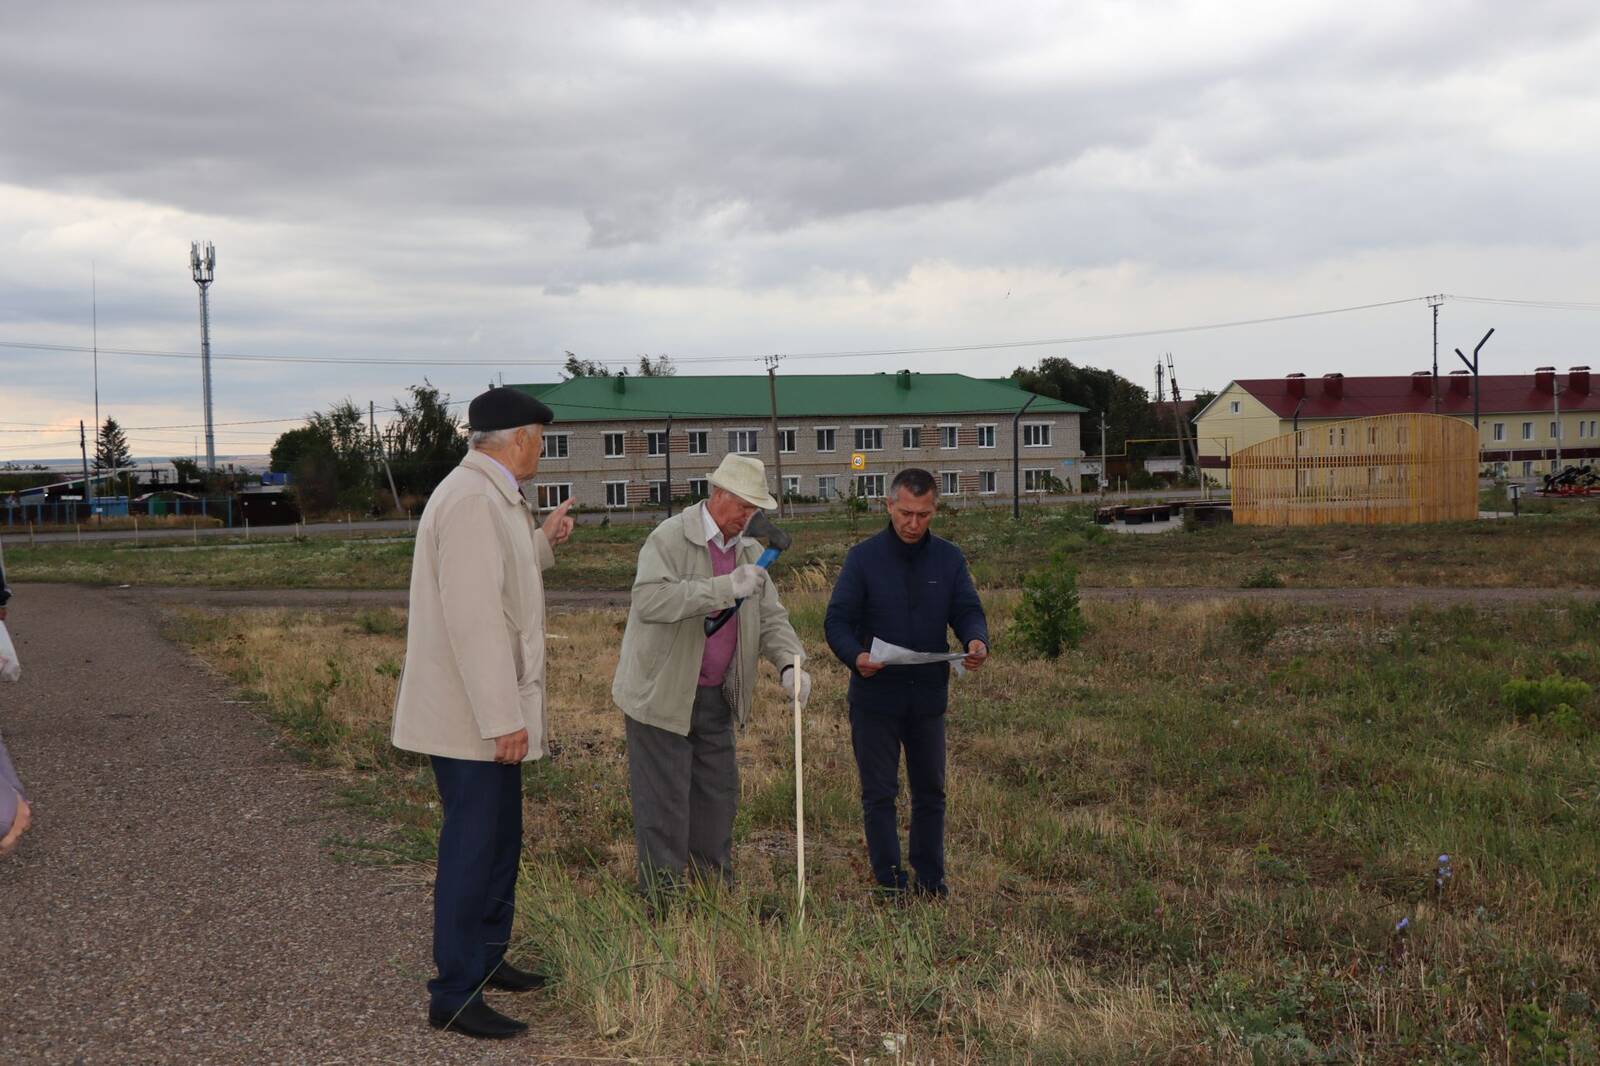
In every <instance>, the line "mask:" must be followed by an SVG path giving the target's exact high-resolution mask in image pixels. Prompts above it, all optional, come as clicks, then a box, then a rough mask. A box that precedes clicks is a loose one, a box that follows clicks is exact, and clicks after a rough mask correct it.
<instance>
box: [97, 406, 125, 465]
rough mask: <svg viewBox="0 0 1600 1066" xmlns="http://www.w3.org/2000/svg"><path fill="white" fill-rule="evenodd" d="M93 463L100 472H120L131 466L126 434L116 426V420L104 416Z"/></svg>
mask: <svg viewBox="0 0 1600 1066" xmlns="http://www.w3.org/2000/svg"><path fill="white" fill-rule="evenodd" d="M94 462H95V465H96V466H97V467H99V468H100V469H101V470H121V469H123V468H124V467H129V466H132V465H133V453H132V452H130V451H129V450H128V437H127V434H125V433H123V432H122V427H121V426H119V425H117V420H116V419H115V418H112V417H111V416H109V415H107V416H106V421H105V425H103V426H101V427H100V439H99V440H98V441H96V442H95V446H94Z"/></svg>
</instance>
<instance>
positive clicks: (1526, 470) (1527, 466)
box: [1522, 459, 1533, 477]
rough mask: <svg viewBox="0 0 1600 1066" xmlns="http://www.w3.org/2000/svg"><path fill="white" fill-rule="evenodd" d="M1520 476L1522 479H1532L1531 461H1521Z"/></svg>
mask: <svg viewBox="0 0 1600 1066" xmlns="http://www.w3.org/2000/svg"><path fill="white" fill-rule="evenodd" d="M1522 476H1523V477H1532V476H1533V460H1532V459H1524V460H1522Z"/></svg>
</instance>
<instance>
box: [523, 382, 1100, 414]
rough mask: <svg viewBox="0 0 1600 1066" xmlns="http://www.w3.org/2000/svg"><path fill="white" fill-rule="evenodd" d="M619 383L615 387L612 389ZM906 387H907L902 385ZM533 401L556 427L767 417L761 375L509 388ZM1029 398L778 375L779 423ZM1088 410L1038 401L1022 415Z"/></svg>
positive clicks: (991, 385) (1001, 407)
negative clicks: (535, 399)
mask: <svg viewBox="0 0 1600 1066" xmlns="http://www.w3.org/2000/svg"><path fill="white" fill-rule="evenodd" d="M619 386H620V388H619ZM907 386H909V387H907ZM511 387H512V388H517V389H522V390H524V391H526V392H529V393H531V394H533V395H535V396H537V397H538V398H539V399H540V400H543V401H544V402H545V403H546V404H548V405H549V406H550V409H551V410H552V411H554V412H555V416H556V420H557V421H558V422H599V421H606V422H610V421H618V420H625V419H638V418H665V417H666V416H668V415H671V416H673V417H674V418H694V417H700V418H768V417H770V416H771V414H772V400H771V396H770V394H769V392H768V388H767V376H766V375H765V374H752V375H748V376H734V375H726V376H711V375H706V376H698V377H695V376H675V377H664V378H649V377H627V378H573V379H572V380H571V381H563V382H560V383H559V384H556V385H553V386H552V385H513V386H511ZM1033 395H1034V394H1033V393H1030V392H1027V391H1025V390H1023V389H1021V388H1018V387H1017V386H1016V385H1013V384H1011V383H1009V382H1002V381H995V380H993V379H986V378H974V377H968V376H967V375H965V374H917V373H911V374H905V373H901V374H779V375H778V417H779V418H808V417H809V418H817V417H821V418H831V417H837V418H858V417H866V416H873V415H882V416H885V417H889V418H898V417H902V416H907V417H908V416H912V415H945V414H967V413H983V414H1010V413H1012V412H1015V411H1016V410H1017V409H1018V408H1020V407H1021V406H1022V405H1023V404H1025V403H1027V402H1028V397H1030V396H1033ZM1086 410H1088V409H1087V408H1084V407H1079V406H1078V405H1077V404H1073V403H1067V402H1066V401H1064V400H1054V399H1051V398H1049V397H1047V396H1040V397H1038V398H1037V399H1036V400H1034V402H1033V406H1032V407H1029V408H1028V413H1029V414H1067V413H1072V412H1078V413H1081V412H1083V411H1086Z"/></svg>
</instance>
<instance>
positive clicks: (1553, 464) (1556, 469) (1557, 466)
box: [1550, 459, 1561, 474]
mask: <svg viewBox="0 0 1600 1066" xmlns="http://www.w3.org/2000/svg"><path fill="white" fill-rule="evenodd" d="M1550 472H1551V473H1552V474H1559V473H1560V472H1561V461H1560V460H1559V459H1552V460H1550Z"/></svg>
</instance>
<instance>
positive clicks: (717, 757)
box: [611, 455, 811, 895]
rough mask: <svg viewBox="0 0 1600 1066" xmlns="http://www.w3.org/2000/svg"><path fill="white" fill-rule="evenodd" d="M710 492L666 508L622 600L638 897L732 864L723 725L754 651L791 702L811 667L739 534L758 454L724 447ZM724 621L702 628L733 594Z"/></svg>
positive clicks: (752, 675)
mask: <svg viewBox="0 0 1600 1066" xmlns="http://www.w3.org/2000/svg"><path fill="white" fill-rule="evenodd" d="M711 485H712V489H711V498H710V499H708V500H706V501H704V502H702V503H697V504H695V505H694V506H692V507H690V508H688V509H686V510H684V511H683V512H682V513H680V514H678V515H675V516H673V517H672V518H669V519H667V520H666V521H665V522H662V523H661V524H660V525H659V526H657V527H656V528H655V530H654V531H652V532H651V534H650V536H649V538H648V539H646V541H645V543H644V547H643V548H642V549H641V550H640V552H639V569H638V572H637V574H636V575H635V576H634V580H633V603H632V605H631V606H630V607H629V609H628V627H627V629H626V631H624V633H623V635H622V653H621V660H620V661H619V662H618V664H617V675H616V678H615V679H614V681H613V682H612V686H611V696H612V699H614V700H615V701H616V704H617V706H618V707H620V708H622V712H623V714H624V715H625V716H626V718H625V719H624V723H623V724H624V726H625V728H626V731H627V740H628V786H629V793H630V795H631V797H632V800H633V833H634V844H635V846H636V848H637V851H638V859H639V887H640V889H641V890H642V891H644V892H645V893H646V894H648V895H654V894H655V893H656V892H658V891H660V890H664V889H671V888H673V887H675V886H676V885H677V884H679V883H680V882H681V881H682V879H683V878H684V876H685V874H686V873H687V871H688V870H689V869H690V868H691V867H692V868H693V869H694V870H695V872H696V873H698V874H710V875H712V876H715V877H720V878H722V879H723V880H729V879H731V878H732V875H733V817H734V814H735V812H736V810H737V808H738V801H739V771H738V766H737V763H736V762H735V759H734V742H733V727H734V723H735V721H737V722H738V724H739V725H740V726H743V725H744V722H745V719H746V717H747V716H748V715H749V712H750V696H751V693H752V692H753V690H754V689H755V682H756V670H757V668H758V666H757V661H756V656H757V655H758V654H760V655H762V656H765V657H766V659H767V660H768V661H769V662H771V663H772V665H773V666H774V667H776V668H777V670H778V679H779V681H780V682H781V683H782V685H783V688H784V691H785V692H786V693H788V694H789V697H790V699H793V698H794V696H795V693H796V691H797V689H798V692H799V697H800V702H801V703H802V704H804V703H805V701H806V699H807V698H808V697H809V696H810V694H811V678H810V677H809V676H808V675H807V674H806V672H805V671H804V670H802V669H798V668H796V667H795V657H796V656H798V655H801V654H802V649H801V646H800V638H799V637H797V636H795V632H794V627H793V626H791V625H790V624H789V612H788V611H786V610H784V608H783V604H781V603H779V602H778V590H777V588H776V587H775V586H774V585H773V584H772V582H771V581H769V580H767V572H766V571H765V570H763V569H761V568H760V567H759V566H756V565H755V560H756V559H757V558H758V557H759V555H760V554H761V545H760V544H758V543H757V542H756V541H754V540H750V539H748V538H744V537H741V536H740V534H741V533H742V532H743V530H744V527H745V525H746V524H747V523H749V521H750V519H751V517H752V516H753V515H754V514H755V513H756V511H757V510H759V509H762V508H765V509H769V510H770V509H772V508H774V507H777V505H778V501H776V500H774V499H773V498H772V495H771V494H770V493H769V492H768V491H767V484H766V474H765V470H764V468H763V467H762V465H761V461H760V460H759V459H752V458H749V457H747V456H742V455H730V456H728V457H727V458H725V459H724V460H723V461H722V465H720V466H718V467H717V470H716V472H715V473H713V474H712V475H711ZM741 599H743V600H744V601H745V602H744V604H743V606H742V607H741V608H740V610H739V613H738V614H736V615H734V619H733V621H732V622H729V623H728V624H726V625H724V626H723V627H722V628H721V629H719V630H718V631H717V632H716V634H714V635H713V636H711V637H710V638H707V636H706V632H705V622H706V618H707V616H709V615H714V614H716V613H718V612H719V611H721V610H722V609H723V608H725V607H731V606H733V604H734V603H735V601H737V600H741Z"/></svg>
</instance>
